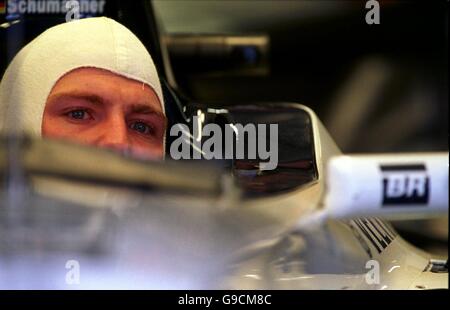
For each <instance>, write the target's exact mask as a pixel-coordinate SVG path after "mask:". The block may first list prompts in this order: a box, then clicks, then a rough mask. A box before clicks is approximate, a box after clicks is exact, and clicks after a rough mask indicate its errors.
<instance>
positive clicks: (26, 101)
mask: <svg viewBox="0 0 450 310" xmlns="http://www.w3.org/2000/svg"><path fill="white" fill-rule="evenodd" d="M0 117H1V118H0V133H4V132H11V131H12V132H18V131H20V132H24V133H27V134H30V135H33V136H39V137H44V138H59V139H66V140H71V141H75V142H80V143H83V144H89V145H94V146H98V147H105V148H111V149H114V150H118V151H123V152H129V153H131V154H134V155H137V156H139V157H145V158H153V159H159V158H162V157H163V156H164V138H165V129H166V117H165V112H164V102H163V96H162V91H161V86H160V82H159V78H158V74H157V71H156V68H155V65H154V63H153V60H152V58H151V56H150V55H149V53H148V52H147V50H146V49H145V47H144V46H143V45H142V43H141V42H140V41H139V39H138V38H137V37H136V36H135V35H134V34H133V33H132V32H130V31H129V30H128V29H127V28H125V27H124V26H122V25H121V24H119V23H117V22H115V21H113V20H111V19H108V18H103V17H101V18H88V19H82V20H78V21H73V22H70V23H64V24H61V25H58V26H55V27H53V28H50V29H48V30H47V31H45V32H44V33H42V34H41V35H40V36H38V37H37V38H36V39H34V40H33V41H32V42H31V43H29V44H28V45H27V46H25V47H24V48H23V49H22V50H21V51H20V52H19V53H18V54H17V55H16V57H15V58H14V60H13V61H12V62H11V64H10V65H9V67H8V69H7V70H6V73H5V75H4V77H3V79H2V81H1V83H0Z"/></svg>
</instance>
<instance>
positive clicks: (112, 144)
mask: <svg viewBox="0 0 450 310" xmlns="http://www.w3.org/2000/svg"><path fill="white" fill-rule="evenodd" d="M98 130H99V131H100V132H101V134H100V135H99V138H98V140H97V143H96V144H97V146H99V147H102V148H107V149H111V150H115V151H119V152H121V153H126V152H128V151H129V149H130V142H129V141H128V126H127V124H126V121H125V119H124V117H123V116H122V115H111V116H109V117H108V118H107V119H105V120H104V121H103V122H102V123H101V126H100V128H98Z"/></svg>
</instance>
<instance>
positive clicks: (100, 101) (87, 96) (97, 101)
mask: <svg viewBox="0 0 450 310" xmlns="http://www.w3.org/2000/svg"><path fill="white" fill-rule="evenodd" d="M61 99H81V100H86V101H89V102H90V103H92V104H94V105H99V106H101V105H104V104H105V103H109V101H108V100H106V99H104V98H102V97H100V96H98V95H96V94H91V93H85V92H82V93H76V92H71V93H56V94H54V95H51V96H50V97H49V98H48V101H49V102H53V101H57V100H61Z"/></svg>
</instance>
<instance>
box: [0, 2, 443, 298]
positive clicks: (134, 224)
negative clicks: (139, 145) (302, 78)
mask: <svg viewBox="0 0 450 310" xmlns="http://www.w3.org/2000/svg"><path fill="white" fill-rule="evenodd" d="M136 3H139V4H136ZM143 3H144V2H142V3H141V2H132V3H131V2H128V3H126V4H124V3H122V4H121V6H123V7H121V10H120V12H121V16H125V17H126V16H128V17H129V20H131V21H133V22H130V25H129V26H130V29H132V30H133V32H135V33H137V34H138V35H139V36H140V37H141V38H143V42H144V44H146V45H147V46H149V50H150V52H151V54H152V55H153V56H154V59H155V62H156V63H157V65H158V67H159V68H162V70H161V72H162V81H163V85H162V86H163V91H164V97H165V102H166V109H167V111H168V113H167V115H168V117H169V123H170V125H171V128H175V130H174V132H175V133H176V134H174V135H172V134H170V132H168V133H167V140H166V141H167V145H166V154H168V156H167V158H166V160H165V161H164V162H153V161H145V160H141V159H135V158H129V157H127V156H124V155H120V154H116V153H113V152H109V151H106V150H100V149H95V148H91V147H87V146H80V145H75V144H71V143H69V142H67V141H53V140H49V139H47V140H38V139H34V138H30V137H26V136H4V137H2V139H1V146H0V171H1V175H2V183H1V190H0V196H1V198H0V288H1V289H133V288H134V289H340V290H348V289H383V290H384V289H442V288H448V262H447V258H446V257H439V256H433V255H431V254H429V253H427V252H425V251H422V250H420V249H419V248H417V247H415V246H413V245H411V244H410V243H408V242H407V241H405V240H404V239H403V238H402V237H401V236H400V235H399V234H398V233H397V231H396V230H395V229H394V228H393V227H392V226H391V224H390V222H389V221H392V220H395V221H402V220H406V219H422V218H430V217H441V216H448V152H440V153H429V152H428V153H398V154H352V155H344V154H342V152H341V150H340V149H339V147H338V146H337V144H336V143H335V142H334V140H333V138H332V135H330V134H329V133H328V131H327V130H326V129H325V126H324V125H323V124H322V122H321V121H320V120H319V118H318V117H317V115H316V114H315V113H314V111H313V110H312V109H310V108H308V107H307V106H305V105H302V104H299V103H296V102H252V103H243V104H233V105H220V104H214V103H209V102H197V101H189V100H187V99H186V98H184V97H183V96H182V94H181V92H180V91H179V89H178V86H177V83H176V81H175V78H174V77H173V72H172V68H171V63H170V59H169V57H168V50H167V49H168V45H169V44H170V42H169V41H168V40H167V38H163V37H162V36H161V33H159V32H158V31H157V29H158V27H157V23H156V18H154V16H150V17H149V16H147V15H145V14H144V15H136V16H132V18H131V17H130V16H129V15H127V14H129V13H130V10H127V8H129V7H135V6H140V5H143V7H142V8H141V9H142V11H145V12H146V13H148V12H150V15H151V14H152V8H151V4H150V2H148V1H145V4H143ZM147 18H148V20H147ZM143 20H144V22H145V24H146V25H147V23H148V24H149V26H150V27H138V26H137V25H138V24H139V23H138V21H139V22H142V21H143ZM28 22H30V23H33V22H35V20H33V19H30V20H28ZM134 22H136V24H135V25H132V24H133V23H134ZM18 24H19V25H20V23H18ZM12 25H13V26H14V25H15V24H12ZM41 26H42V25H41ZM45 27H47V25H45ZM258 42H260V41H258ZM261 42H263V43H262V45H263V46H264V44H265V43H264V42H265V41H264V40H262V41H261ZM172 44H173V42H172ZM258 44H259V43H258ZM246 47H247V46H243V48H244V49H245V48H246ZM245 51H247V50H245ZM243 53H244V51H243ZM181 54H182V53H181ZM244 54H245V53H244ZM177 124H181V125H182V126H181V127H179V126H178V125H177ZM208 125H214V128H216V129H217V130H218V131H219V132H220V131H221V132H225V133H226V132H227V129H228V131H229V132H233V134H234V136H233V137H234V138H235V139H234V140H233V141H232V142H231V144H228V143H230V140H228V139H226V136H225V135H223V136H222V137H221V138H217V139H214V142H216V143H217V144H216V145H220V144H221V145H222V150H223V151H225V152H224V153H220V154H223V156H215V157H214V158H207V157H208V155H206V156H205V154H204V152H203V151H204V150H203V147H204V145H205V143H207V142H208V141H207V140H209V139H211V136H203V135H198V133H202V132H203V130H202V128H206V126H208ZM238 125H240V126H238ZM272 125H274V126H275V127H273V128H277V134H276V135H274V136H272V135H271V131H270V129H271V128H272V127H271V126H272ZM210 128H213V127H210ZM251 128H254V129H255V130H254V131H252V130H251ZM259 128H262V130H261V131H260V130H256V129H259ZM230 129H231V130H230ZM266 129H269V130H268V131H267V130H266ZM250 135H253V138H252V139H247V141H246V140H245V138H246V137H249V136H250ZM274 137H275V138H276V143H274V139H273V138H274ZM239 138H240V139H241V140H239ZM242 141H244V142H243V144H241V145H243V146H244V147H245V152H244V153H243V154H236V153H233V154H232V155H231V156H226V154H225V153H226V149H227V146H228V147H229V148H230V149H233V151H236V148H237V146H238V145H239V143H241V142H242ZM255 141H257V142H258V143H257V145H258V146H259V145H260V144H261V145H262V144H263V145H264V146H265V149H264V148H263V149H262V150H261V152H259V148H256V146H255V147H254V148H255V149H257V150H258V152H257V154H255V153H253V152H252V147H251V146H250V145H251V143H252V142H255ZM177 142H179V143H180V145H181V144H183V143H184V144H186V145H188V146H189V156H188V157H189V158H187V157H186V158H183V156H180V157H179V158H178V157H177V158H172V157H175V156H172V155H173V152H171V149H172V150H177V147H175V146H176V144H177ZM232 147H234V148H232ZM275 150H276V151H275ZM272 151H273V152H272ZM220 154H217V155H220ZM238 155H239V156H238ZM264 155H268V156H264ZM271 155H273V156H272V157H271ZM274 163H275V164H274Z"/></svg>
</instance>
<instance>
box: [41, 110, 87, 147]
mask: <svg viewBox="0 0 450 310" xmlns="http://www.w3.org/2000/svg"><path fill="white" fill-rule="evenodd" d="M85 129H86V128H85ZM41 131H42V137H43V138H54V139H64V140H69V141H74V142H80V143H83V144H85V143H90V140H91V137H90V136H91V134H90V132H89V130H84V131H85V132H82V131H81V130H80V127H79V126H74V125H73V124H70V123H68V122H67V121H66V120H64V119H63V118H61V117H58V116H53V115H50V114H47V115H46V114H44V116H43V118H42V126H41Z"/></svg>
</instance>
